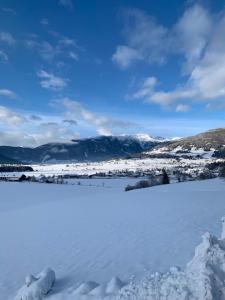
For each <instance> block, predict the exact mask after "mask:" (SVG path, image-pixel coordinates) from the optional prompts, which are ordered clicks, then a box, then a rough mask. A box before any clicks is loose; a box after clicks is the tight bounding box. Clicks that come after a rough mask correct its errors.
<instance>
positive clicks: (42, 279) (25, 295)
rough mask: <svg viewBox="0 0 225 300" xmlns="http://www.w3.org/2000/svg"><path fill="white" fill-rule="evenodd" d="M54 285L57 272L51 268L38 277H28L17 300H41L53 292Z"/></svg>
mask: <svg viewBox="0 0 225 300" xmlns="http://www.w3.org/2000/svg"><path fill="white" fill-rule="evenodd" d="M54 283H55V272H54V271H53V270H51V269H50V268H47V269H46V270H44V271H42V272H41V273H40V274H38V275H37V276H36V277H34V276H33V275H28V276H26V278H25V285H24V286H23V287H22V288H21V289H20V290H19V292H18V294H17V296H16V298H15V300H41V299H42V298H43V297H44V296H45V295H47V294H48V293H49V292H50V291H51V289H52V287H53V285H54Z"/></svg>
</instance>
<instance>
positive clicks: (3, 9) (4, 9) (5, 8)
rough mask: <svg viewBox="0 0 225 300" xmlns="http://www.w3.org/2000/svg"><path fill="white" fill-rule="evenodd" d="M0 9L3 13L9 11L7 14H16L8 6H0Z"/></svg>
mask: <svg viewBox="0 0 225 300" xmlns="http://www.w3.org/2000/svg"><path fill="white" fill-rule="evenodd" d="M0 10H1V11H3V12H5V13H9V14H13V15H16V14H17V12H16V11H15V10H14V9H12V8H10V7H2V8H1V9H0Z"/></svg>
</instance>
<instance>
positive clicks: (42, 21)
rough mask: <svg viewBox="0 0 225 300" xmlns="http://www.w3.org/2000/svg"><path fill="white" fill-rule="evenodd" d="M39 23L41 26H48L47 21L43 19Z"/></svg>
mask: <svg viewBox="0 0 225 300" xmlns="http://www.w3.org/2000/svg"><path fill="white" fill-rule="evenodd" d="M40 23H41V25H43V26H47V25H48V24H49V21H48V19H46V18H44V19H41V21H40Z"/></svg>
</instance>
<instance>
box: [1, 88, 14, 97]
mask: <svg viewBox="0 0 225 300" xmlns="http://www.w3.org/2000/svg"><path fill="white" fill-rule="evenodd" d="M0 97H5V98H11V99H15V98H16V97H17V96H16V94H15V93H14V92H13V91H11V90H8V89H0Z"/></svg>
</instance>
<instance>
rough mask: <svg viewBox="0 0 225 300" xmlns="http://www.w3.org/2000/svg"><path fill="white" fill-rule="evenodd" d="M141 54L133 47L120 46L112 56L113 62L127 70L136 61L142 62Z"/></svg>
mask: <svg viewBox="0 0 225 300" xmlns="http://www.w3.org/2000/svg"><path fill="white" fill-rule="evenodd" d="M141 58H142V57H141V54H140V53H139V52H138V51H137V50H136V49H133V48H131V47H127V46H118V47H117V49H116V52H115V53H114V54H113V56H112V60H113V61H114V62H115V63H117V64H118V65H119V67H120V68H121V69H127V68H128V67H129V66H130V65H131V64H132V63H133V62H134V61H136V60H140V59H141Z"/></svg>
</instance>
